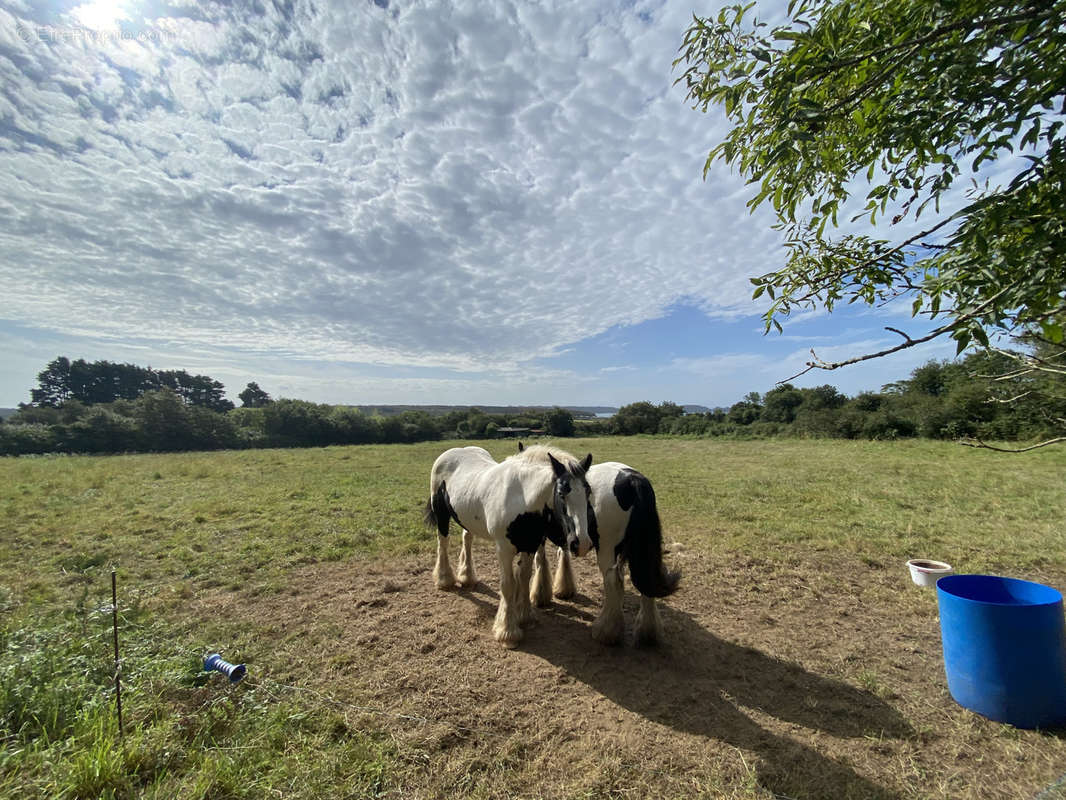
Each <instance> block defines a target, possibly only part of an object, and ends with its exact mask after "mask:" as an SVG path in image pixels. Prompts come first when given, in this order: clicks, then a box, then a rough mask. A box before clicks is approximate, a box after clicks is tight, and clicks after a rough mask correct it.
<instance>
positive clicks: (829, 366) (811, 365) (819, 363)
mask: <svg viewBox="0 0 1066 800" xmlns="http://www.w3.org/2000/svg"><path fill="white" fill-rule="evenodd" d="M1006 291H1007V287H1005V288H1003V289H1000V290H999V291H998V292H996V293H995V294H994V295H992V296H991V297H990V298H988V299H987V300H985V302H983V303H982V304H981V305H979V306H977V308H975V309H974V310H973V311H971V312H969V313H968V314H963V315H961V316H960V317H958V318H957V319H955V320H954V321H953V322H949V323H948V324H947V325H941V326H940V327H939V328H937V329H936V330H934V331H932V332H931V333H929V334H927V335H926V336H922V337H919V338H917V339H912V338H911V337H910V336H907V334H902V335H903V337H904V338H905V340H906V341H904V342H903V343H902V344H897V345H896V346H895V347H889V348H888V349H887V350H881V351H879V352H877V353H867V354H866V355H863V356H855V357H854V358H847V359H845V360H843V361H832V362H830V361H823V360H822V359H820V358H818V354H817V353H815V352H814V348H811V356H812V357H813V358H814V360H813V361H808V362H807V368H806V369H804V370H801V371H800V372H797V373H796V374H795V375H793V376H792V377H791V378H785V379H784V380H782V381H778V385H780V384H782V383H788V382H789V381H792V380H795V379H796V378H798V377H800V376H801V375H806V374H807V373H808V372H810V371H811V370H812V369H824V370H826V371H827V372H829V371H832V370H834V369H840V368H841V367H846V366H848V365H849V364H858V363H859V362H861V361H870V360H871V359H874V358H881V357H882V356H887V355H891V354H892V353H898V352H899V351H900V350H906V349H907V348H908V347H914V346H915V345H916V344H922V343H923V342H928V341H930V340H932V339H935V338H936V337H938V336H942V335H944V334H945V333H947V332H948V331H951V330H954V329H955V328H957V327H959V325H960V324H961V323H963V322H966V321H967V320H971V319H974V318H976V317H978V316H980V315H981V313H982V312H983V311H984V310H985V308H987V307H988V306H989V305H991V304H992V303H994V302H995V301H996V300H998V299H999V297H1000V295H1002V294H1003V293H1004V292H1006ZM886 330H890V331H892V332H893V333H899V331H897V330H895V329H894V328H886Z"/></svg>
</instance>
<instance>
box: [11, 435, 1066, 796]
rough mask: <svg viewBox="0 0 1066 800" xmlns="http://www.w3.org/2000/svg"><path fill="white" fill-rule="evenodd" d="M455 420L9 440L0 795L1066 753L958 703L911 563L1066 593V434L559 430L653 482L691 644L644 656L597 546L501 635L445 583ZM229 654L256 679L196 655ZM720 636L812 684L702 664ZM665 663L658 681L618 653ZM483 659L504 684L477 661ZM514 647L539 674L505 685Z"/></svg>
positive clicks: (372, 785) (824, 772)
mask: <svg viewBox="0 0 1066 800" xmlns="http://www.w3.org/2000/svg"><path fill="white" fill-rule="evenodd" d="M450 444H455V443H442V442H436V443H425V444H418V445H391V446H359V447H338V448H326V449H320V450H265V451H246V452H222V453H208V454H179V455H129V456H112V457H50V458H34V459H31V458H22V459H3V460H0V512H2V519H3V522H2V533H0V563H2V564H3V565H5V567H6V568H5V569H4V571H3V575H2V577H0V613H2V622H0V714H2V728H0V736H2V746H3V749H2V751H0V796H3V797H19V798H32V797H49V798H51V797H152V798H171V797H182V798H229V797H233V798H259V797H270V796H280V797H307V798H312V797H353V798H354V797H371V796H404V797H436V796H444V795H448V796H457V795H458V796H472V797H510V796H524V797H541V796H545V797H547V796H550V797H585V796H589V797H591V796H616V797H623V796H624V797H634V796H638V797H639V796H649V797H650V796H663V797H675V796H676V797H687V796H706V797H737V798H758V797H766V798H768V797H774V796H777V797H794V798H797V800H798V798H799V797H823V796H824V797H848V796H851V797H863V796H877V797H945V798H946V797H1030V796H1035V795H1036V794H1037V793H1038V792H1040V791H1041V790H1042V789H1043V788H1044V787H1047V786H1049V785H1050V784H1052V783H1053V782H1054V781H1055V780H1056V779H1057V778H1058V777H1059V775H1060V774H1062V773H1063V772H1066V741H1064V740H1063V738H1062V737H1060V736H1057V735H1055V734H1048V733H1041V732H1033V731H1016V730H1014V729H1012V728H1009V727H1007V726H1001V725H996V724H994V723H991V722H989V721H987V720H983V719H982V718H980V717H977V716H976V715H972V714H970V713H969V712H966V711H964V710H962V709H960V708H958V707H957V706H955V705H954V704H953V703H952V702H951V700H950V697H949V696H948V695H947V693H946V688H945V686H944V679H943V674H942V667H941V666H940V663H939V660H938V659H939V649H938V648H939V644H938V636H939V634H938V631H937V626H936V609H935V603H936V601H935V596H934V595H933V594H932V592H931V591H923V590H920V589H917V588H916V587H912V586H910V585H908V582H907V578H906V575H905V571H904V567H903V562H904V561H905V560H906V559H907V558H910V557H917V556H923V557H931V558H937V559H941V560H945V561H949V562H951V563H952V564H954V565H956V567H957V568H958V569H959V570H960V571H966V572H986V571H989V572H996V573H1000V574H1008V575H1012V576H1016V577H1023V578H1030V579H1035V580H1041V581H1045V582H1048V583H1051V584H1052V585H1055V586H1057V587H1058V588H1060V589H1061V588H1064V586H1066V525H1063V519H1064V511H1066V491H1064V489H1063V485H1064V484H1063V475H1064V474H1066V450H1064V449H1062V448H1060V449H1058V450H1054V449H1048V450H1045V451H1037V452H1033V453H1030V454H1026V455H1023V456H1011V455H1004V454H996V453H992V452H988V451H977V450H972V449H966V448H961V447H958V446H955V445H951V444H945V443H935V442H925V441H906V442H898V443H878V442H872V443H871V442H854V443H853V442H839V441H799V440H784V441H757V442H720V441H708V440H687V439H666V438H644V437H629V438H610V439H590V440H569V441H567V442H565V446H566V448H567V449H569V450H571V451H572V452H574V453H577V454H584V453H585V452H586V451H588V450H591V451H592V452H593V455H594V457H595V458H596V459H597V460H606V459H610V460H619V461H624V462H627V463H629V464H632V465H633V466H635V467H637V468H638V469H640V470H641V471H643V472H644V473H645V474H646V475H648V476H649V477H650V478H651V480H652V482H653V484H654V485H655V489H656V492H657V495H658V499H659V506H660V512H661V514H662V517H663V524H664V529H665V531H666V532H667V533H666V537H667V540H668V542H670V543H671V556H672V557H673V558H674V559H675V560H680V564H681V567H682V569H683V570H684V571H685V578H684V583H683V585H682V589H681V590H680V591H679V593H678V595H676V596H675V597H674V598H670V599H668V600H667V601H666V602H665V606H666V608H667V610H666V611H664V617H665V621H666V626H667V636H668V637H670V636H671V633H673V635H674V640H675V641H674V643H673V644H672V645H671V644H669V643H668V645H667V646H666V647H664V648H663V649H662V650H661V652H659V653H657V654H652V655H645V656H640V657H639V660H638V657H637V656H634V655H632V653H631V649H627V648H621V649H618V650H614V651H609V652H608V653H607V654H602V653H601V652H600V649H599V648H598V646H596V645H594V644H593V643H592V642H591V641H590V640H589V641H586V640H585V638H584V632H585V631H584V628H585V626H586V625H587V622H586V623H583V622H582V621H583V620H586V619H587V617H588V615H589V614H590V613H594V611H595V608H596V605H597V603H598V599H599V586H598V584H597V580H598V578H597V577H596V576H595V575H594V574H593V573H592V572H591V571H590V570H589V568H588V567H587V566H586V567H584V568H583V569H584V572H582V573H581V576H580V577H581V581H582V587H581V588H582V590H583V591H584V592H585V593H586V597H585V600H584V604H583V605H582V604H578V605H575V606H557V609H556V610H549V611H546V612H543V621H542V622H541V623H540V624H539V625H538V628H537V630H536V632H535V635H533V636H531V637H530V640H529V646H528V647H522V648H519V650H518V651H515V652H509V651H503V650H502V649H500V648H498V647H496V646H495V645H494V643H493V642H492V641H491V635H490V633H489V626H488V623H487V622H486V621H485V615H486V614H489V615H491V607H490V608H489V609H488V610H486V608H483V607H482V606H484V605H486V603H485V602H484V601H481V602H478V598H477V597H470V598H463V597H460V596H459V595H458V594H455V593H441V592H434V591H432V590H431V589H430V587H429V584H430V583H431V579H430V577H429V575H428V572H427V570H428V568H429V567H430V566H431V565H432V555H431V554H432V549H433V547H434V546H435V542H434V538H433V537H432V536H431V535H430V533H429V532H428V531H427V530H426V529H425V528H424V526H423V524H422V507H423V505H424V503H425V496H426V492H427V483H428V472H429V467H430V465H431V464H432V461H433V459H434V458H435V456H436V455H437V454H438V453H439V452H440V451H441V450H443V449H444V448H446V447H447V446H449V445H450ZM482 444H483V445H484V446H486V447H487V448H488V449H489V450H490V451H491V452H492V453H493V454H494V455H495V456H496V457H497V458H502V457H504V456H506V455H509V454H510V453H511V452H513V448H514V446H515V445H514V443H513V442H500V441H497V442H489V443H482ZM482 552H488V551H487V550H485V549H484V548H482ZM481 563H482V564H484V565H489V563H490V559H489V558H488V557H487V556H484V555H482V557H481ZM112 568H114V569H116V570H117V575H118V582H119V593H120V599H119V609H120V623H121V631H120V635H121V637H122V656H123V668H122V675H123V681H124V684H123V700H124V706H125V711H126V715H125V720H124V722H125V725H124V728H125V737H124V739H123V740H122V741H120V740H119V736H118V730H117V723H116V721H115V715H114V693H113V688H112V684H111V679H112V674H113V664H112V660H111V659H112V654H111V650H110V648H111V631H110V621H111V614H110V571H111V569H112ZM836 570H841V573H840V575H838V574H837V573H836V572H835V571H836ZM841 575H842V576H843V577H841ZM856 576H858V577H856ZM483 578H484V580H485V584H486V589H485V592H486V593H488V594H491V593H492V592H491V590H493V589H494V588H495V587H496V585H497V582H496V580H495V576H494V575H492V574H486V575H484V576H483ZM753 586H758V587H761V588H760V590H759V592H757V593H756V592H753V588H752V587H753ZM360 592H362V594H360ZM489 600H490V601H493V602H494V600H493V598H491V597H489ZM491 605H492V603H489V606H491ZM627 607H628V606H627ZM454 609H459V613H457V612H456V611H455V610H454ZM742 611H743V613H741V612H742ZM375 615H377V616H375ZM447 615H454V620H453V621H452V622H450V623H448V622H447V620H448V616H447ZM908 626H909V627H908ZM445 627H447V628H448V630H447V631H445V630H444V628H445ZM912 628H913V630H912ZM553 631H554V632H555V633H554V634H553V633H552V632H553ZM556 634H557V635H556ZM552 636H555V640H554V643H552V642H550V641H549V639H551V637H552ZM419 637H421V638H419ZM456 637H461V639H462V641H463V642H465V643H466V644H464V645H463V646H462V647H459V646H458V645H457V644H456V641H458V640H457V639H456ZM559 642H563V643H564V644H565V646H563V645H561V644H559ZM686 642H687V643H689V644H690V648H689V649H691V650H695V649H699V648H701V647H703V648H706V649H708V650H709V651H714V653H716V657H717V658H718V659H719V661H718V662H714V663H712V662H711V661H699V660H697V661H692V660H691V659H692V658H694V657H695V656H693V655H692V653H691V652H688V650H686V649H685V648H683V647H682V643H686ZM427 647H428V648H429V649H428V650H427V649H426V648H427ZM893 648H899V649H900V650H901V651H905V654H904V655H900V654H899V653H896V654H892V653H890V652H888V651H889V650H892V649H893ZM213 650H221V651H222V652H223V655H224V656H226V657H227V658H228V659H229V660H233V661H236V660H245V661H247V662H248V663H249V670H250V677H249V679H248V680H246V681H245V682H244V683H242V684H239V685H237V686H235V687H229V686H228V685H225V683H224V681H219V680H213V679H207V678H206V677H205V676H203V675H201V674H200V673H199V662H200V658H201V657H202V655H203V654H204V653H205V652H208V651H213ZM446 655H447V658H448V659H451V661H450V663H449V662H448V661H447V660H446ZM457 659H458V660H457ZM656 659H658V661H657V660H656ZM729 659H732V661H733V663H734V665H735V666H736V665H739V667H738V668H739V669H740V670H741V671H744V670H748V671H752V670H757V671H761V672H763V673H764V674H765V675H766V676H767V680H770V681H777V682H779V683H788V682H789V681H798V682H799V684H800V685H802V686H805V687H807V695H806V698H807V699H806V700H804V702H802V703H800V702H799V701H797V700H796V699H795V698H792V699H790V698H787V697H784V696H782V695H780V694H774V693H772V692H769V690H766V689H757V688H756V687H754V686H752V685H751V683H750V681H747V682H745V681H742V680H741V679H740V678H732V679H731V678H729V677H728V676H725V675H724V673H720V672H718V671H716V670H718V669H720V666H719V667H716V666H715V664H716V663H725V662H726V661H728V660H729ZM464 660H465V661H467V662H468V663H465V664H464V663H461V662H463V661H464ZM656 664H657V665H658V666H656V667H655V669H656V670H657V672H650V673H648V679H649V680H652V681H654V680H655V679H656V678H655V676H656V675H660V676H661V675H665V676H666V677H670V675H672V674H674V675H675V677H676V678H677V679H678V680H677V683H676V685H673V684H669V685H668V684H665V683H664V684H663V687H664V688H662V689H661V692H662V693H663V694H664V697H665V699H666V700H669V701H670V702H669V703H665V704H660V705H657V706H653V705H650V704H648V703H647V702H645V700H644V699H642V697H641V696H640V692H637V691H636V690H634V691H633V692H630V691H628V690H624V691H623V690H621V689H618V688H617V687H616V686H613V685H612V684H611V683H610V682H609V680H608V679H607V678H606V677H604V676H605V675H607V674H608V673H607V672H606V670H607V668H608V667H613V668H619V666H620V665H621V666H624V667H625V668H627V669H629V670H630V671H631V672H632V673H633V675H634V676H637V677H639V676H640V675H642V674H644V673H642V672H641V670H646V669H651V668H652V666H654V665H656ZM681 664H685V665H686V666H685V668H684V669H681V667H680V666H679V665H681ZM649 665H652V666H649ZM486 670H488V671H490V672H491V673H492V675H494V676H496V678H495V679H494V681H490V682H489V683H490V686H489V687H488V688H486V685H485V683H484V682H483V680H482V682H480V683H479V681H478V680H475V679H474V677H470V676H475V677H476V676H477V675H481V676H482V678H483V679H484V675H485V674H486ZM514 670H520V671H521V673H520V674H521V680H523V681H527V682H528V683H529V686H531V687H540V690H538V691H533V690H532V689H529V690H528V692H527V693H526V694H521V693H519V694H518V695H512V696H511V697H510V700H509V695H508V692H509V686H508V684H507V683H506V681H505V680H503V678H501V676H503V677H504V678H505V677H506V676H510V675H512V671H514ZM675 673H676V674H675ZM457 674H458V675H459V676H460V677H454V676H456V675H457ZM686 675H689V676H690V677H691V679H692V680H695V681H699V682H701V683H700V684H699V685H700V686H703V687H704V688H707V687H710V690H711V691H714V692H719V691H720V692H721V693H722V695H721V696H722V698H724V699H721V700H720V701H716V703H717V704H716V705H715V706H714V709H715V711H714V713H715V714H718V715H719V717H720V719H721V720H723V721H722V723H721V726H720V727H717V726H715V725H710V724H708V723H705V722H700V721H699V720H698V719H691V720H689V719H688V717H687V716H686V714H687V713H688V712H687V711H685V712H683V711H681V710H678V711H677V713H676V714H675V713H674V712H673V711H672V710H671V709H682V708H684V707H685V705H686V702H687V701H686V699H685V698H686V696H685V695H684V691H686V690H685V689H684V688H683V684H684V682H685V678H686ZM216 677H220V676H216ZM460 678H461V679H460ZM468 678H469V681H468V682H464V681H467V679H468ZM731 680H732V681H733V682H732V683H730V681H731ZM446 686H450V687H451V690H450V692H451V693H449V691H446V690H445V688H444V687H446ZM552 687H557V688H552ZM560 687H561V688H560ZM716 687H717V688H716ZM464 692H468V694H464ZM745 693H747V694H748V695H750V698H752V699H751V702H748V703H745V701H744V695H745ZM645 694H646V692H645ZM833 695H836V696H838V697H842V698H850V699H851V700H852V701H854V704H856V707H863V708H866V709H867V712H866V716H863V713H860V712H856V714H857V716H856V719H857V720H858V722H856V723H855V726H857V727H855V726H853V727H854V729H853V728H852V727H848V726H847V725H844V724H843V723H842V722H841V721H840V720H839V719H836V720H835V721H833V720H830V719H829V715H831V714H839V715H842V716H846V710H841V709H837V710H835V711H832V712H831V711H830V707H831V706H833ZM517 697H521V698H522V699H521V700H516V699H515V698H517ZM463 698H465V699H463ZM493 698H495V700H494V699H493ZM568 698H573V700H574V704H572V705H568ZM756 701H758V702H756ZM819 702H821V703H822V706H821V708H824V709H825V715H821V712H820V711H819V710H818V708H819V706H818V704H819ZM578 708H580V709H581V713H580V714H579V713H578V712H577V711H576V710H575V709H578ZM834 708H835V707H834ZM516 709H518V710H517V711H516ZM738 714H739V715H740V716H738ZM504 716H506V718H503V717H504ZM563 720H569V724H567V725H564V724H563V723H562V721H563ZM685 720H688V721H685ZM886 720H889V722H885V721H886ZM860 722H861V724H860ZM875 722H876V723H877V724H874V723H875ZM586 728H587V730H586ZM860 728H861V730H860ZM877 728H879V729H880V733H878V731H877V730H875V729H877ZM611 737H617V738H616V741H615V743H614V744H613V745H612V746H610V747H608V746H607V745H606V744H605V742H607V741H609V740H611ZM879 737H880V738H879ZM648 742H654V743H655V744H656V752H655V754H654V756H653V755H650V754H645V755H638V754H639V753H641V752H644V751H642V749H641V748H642V746H643V745H645V744H647V743H648ZM568 754H569V755H568ZM803 763H807V764H809V765H810V770H809V774H808V773H805V772H804V771H803V769H801V768H800V767H799V766H798V765H800V764H803ZM1057 791H1059V790H1057V789H1052V790H1049V792H1050V793H1048V794H1046V795H1045V800H1046V798H1050V797H1057V796H1061V792H1060V794H1055V793H1054V792H1057Z"/></svg>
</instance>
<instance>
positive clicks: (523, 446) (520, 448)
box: [518, 442, 526, 453]
mask: <svg viewBox="0 0 1066 800" xmlns="http://www.w3.org/2000/svg"><path fill="white" fill-rule="evenodd" d="M525 449H526V446H525V445H524V444H522V443H521V442H519V443H518V452H519V453H521V452H522V451H523V450H525Z"/></svg>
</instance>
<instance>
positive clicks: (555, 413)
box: [544, 406, 574, 436]
mask: <svg viewBox="0 0 1066 800" xmlns="http://www.w3.org/2000/svg"><path fill="white" fill-rule="evenodd" d="M544 430H545V431H547V432H548V435H549V436H573V435H574V415H573V413H571V412H570V411H567V410H566V409H565V408H559V406H555V407H554V408H553V409H552V410H551V411H549V412H548V413H547V414H545V415H544Z"/></svg>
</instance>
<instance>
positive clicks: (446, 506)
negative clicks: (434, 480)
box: [425, 481, 454, 536]
mask: <svg viewBox="0 0 1066 800" xmlns="http://www.w3.org/2000/svg"><path fill="white" fill-rule="evenodd" d="M452 516H454V512H453V511H452V506H451V503H449V502H448V491H447V488H446V487H445V485H444V481H441V482H440V485H439V486H438V487H437V489H436V491H434V492H433V493H432V494H431V495H430V497H429V500H427V501H426V509H425V521H426V525H428V526H429V527H430V528H436V529H437V534H438V535H440V536H447V535H448V522H449V521H450V520H451V518H452Z"/></svg>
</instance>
